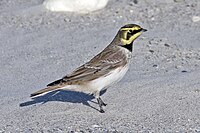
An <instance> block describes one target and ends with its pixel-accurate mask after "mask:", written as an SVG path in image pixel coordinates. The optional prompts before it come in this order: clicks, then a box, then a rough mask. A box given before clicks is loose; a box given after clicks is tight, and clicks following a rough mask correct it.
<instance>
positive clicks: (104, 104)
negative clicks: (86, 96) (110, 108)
mask: <svg viewBox="0 0 200 133" xmlns="http://www.w3.org/2000/svg"><path fill="white" fill-rule="evenodd" d="M99 100H100V102H101V104H102V105H103V106H106V105H107V104H106V103H104V102H103V100H102V99H101V98H100V97H99Z"/></svg>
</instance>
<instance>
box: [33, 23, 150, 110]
mask: <svg viewBox="0 0 200 133" xmlns="http://www.w3.org/2000/svg"><path fill="white" fill-rule="evenodd" d="M145 31H147V30H146V29H144V28H142V27H140V26H139V25H137V24H126V25H124V26H123V27H121V28H120V29H119V31H118V32H117V34H116V36H115V37H114V39H113V40H112V41H111V43H110V44H109V45H108V46H107V47H105V49H104V50H103V51H102V52H100V53H99V54H97V55H96V56H94V57H93V58H92V59H91V60H89V61H88V62H86V63H85V64H83V65H81V66H80V67H78V68H76V69H75V70H74V71H72V72H71V73H70V74H67V75H66V76H64V77H63V78H61V79H58V80H56V81H54V82H52V83H49V84H48V85H47V87H46V88H44V89H42V90H39V91H36V92H35V93H32V94H31V95H30V96H31V97H35V96H40V95H43V94H46V93H48V92H51V91H55V90H69V91H76V92H83V93H86V94H91V95H93V96H94V97H95V98H96V100H97V103H98V105H99V107H100V110H99V112H101V113H104V112H105V111H104V109H103V106H106V105H107V104H106V103H105V102H103V100H102V99H101V97H100V92H101V91H103V90H105V89H107V88H108V87H109V86H111V85H112V84H114V83H117V82H118V81H120V80H121V79H122V78H123V77H124V75H125V74H126V72H127V70H128V68H129V64H130V59H131V57H132V56H131V55H132V52H133V42H134V40H135V39H136V38H138V37H139V36H140V35H141V34H142V33H143V32H145Z"/></svg>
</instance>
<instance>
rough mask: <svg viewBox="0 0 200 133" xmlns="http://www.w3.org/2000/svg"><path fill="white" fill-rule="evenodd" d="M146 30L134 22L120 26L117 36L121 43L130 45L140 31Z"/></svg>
mask: <svg viewBox="0 0 200 133" xmlns="http://www.w3.org/2000/svg"><path fill="white" fill-rule="evenodd" d="M145 31H147V30H146V29H143V28H141V27H140V26H139V25H136V24H127V25H125V26H123V27H121V28H120V30H119V32H118V37H119V39H120V41H121V44H122V45H124V46H125V45H130V44H132V43H133V41H134V40H135V39H136V38H138V37H139V36H140V35H141V34H142V32H145Z"/></svg>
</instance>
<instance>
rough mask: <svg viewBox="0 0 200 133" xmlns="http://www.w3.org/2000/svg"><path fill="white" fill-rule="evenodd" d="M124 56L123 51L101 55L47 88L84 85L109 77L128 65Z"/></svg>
mask: <svg viewBox="0 0 200 133" xmlns="http://www.w3.org/2000/svg"><path fill="white" fill-rule="evenodd" d="M122 54H123V53H122V52H121V51H118V52H111V51H110V53H109V54H108V53H103V54H99V55H97V56H95V57H94V58H93V59H92V60H90V61H89V62H87V63H86V64H84V65H82V66H80V67H78V68H77V69H76V70H74V71H73V72H72V73H71V74H69V75H66V76H65V77H63V78H62V79H60V80H57V81H54V82H52V83H50V84H48V85H47V86H54V85H58V84H82V83H84V82H87V81H91V80H94V79H97V78H98V77H100V76H104V75H107V74H109V73H110V71H112V70H114V69H115V68H117V67H120V66H123V65H125V64H126V59H125V57H124V56H122Z"/></svg>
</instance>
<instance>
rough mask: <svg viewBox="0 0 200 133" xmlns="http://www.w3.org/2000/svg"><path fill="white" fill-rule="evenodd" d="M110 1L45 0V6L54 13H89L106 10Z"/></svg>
mask: <svg viewBox="0 0 200 133" xmlns="http://www.w3.org/2000/svg"><path fill="white" fill-rule="evenodd" d="M107 3H108V0H45V1H44V2H43V6H44V7H45V8H46V9H48V10H50V11H54V12H77V13H89V12H92V11H96V10H100V9H102V8H104V7H105V6H106V5H107Z"/></svg>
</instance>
